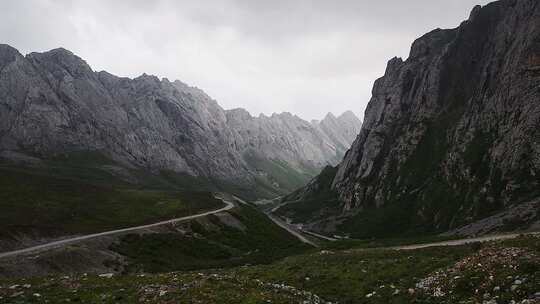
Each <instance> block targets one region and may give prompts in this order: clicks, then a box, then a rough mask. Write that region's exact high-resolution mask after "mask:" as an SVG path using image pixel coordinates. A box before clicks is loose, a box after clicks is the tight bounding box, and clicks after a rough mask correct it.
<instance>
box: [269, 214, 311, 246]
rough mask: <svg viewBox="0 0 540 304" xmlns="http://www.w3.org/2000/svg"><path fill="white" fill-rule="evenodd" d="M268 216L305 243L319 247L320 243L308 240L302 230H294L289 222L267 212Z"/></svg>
mask: <svg viewBox="0 0 540 304" xmlns="http://www.w3.org/2000/svg"><path fill="white" fill-rule="evenodd" d="M266 216H268V218H269V219H271V220H272V221H273V222H274V223H276V225H278V226H279V227H281V228H283V229H285V230H287V231H288V232H289V233H290V234H292V235H293V236H295V237H296V238H297V239H299V240H300V241H302V242H303V243H306V244H309V245H311V246H313V247H319V245H317V244H315V243H313V242H312V241H310V240H308V239H307V238H306V237H305V236H303V235H302V234H301V233H300V232H298V231H296V230H294V229H293V228H291V226H290V225H288V224H287V223H285V222H283V221H282V220H280V219H279V218H277V217H276V216H273V215H272V214H270V213H266Z"/></svg>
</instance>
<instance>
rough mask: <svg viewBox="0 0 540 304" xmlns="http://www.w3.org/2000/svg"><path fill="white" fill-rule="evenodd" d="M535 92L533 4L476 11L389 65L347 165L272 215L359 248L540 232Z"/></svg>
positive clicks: (538, 98) (537, 39)
mask: <svg viewBox="0 0 540 304" xmlns="http://www.w3.org/2000/svg"><path fill="white" fill-rule="evenodd" d="M539 87H540V3H539V2H538V1H536V0H502V1H497V2H494V3H491V4H488V5H486V6H484V7H480V6H476V7H475V8H474V9H473V10H472V12H471V15H470V18H469V19H468V20H466V21H465V22H463V23H462V24H461V25H460V26H459V27H457V28H455V29H444V30H443V29H436V30H434V31H432V32H430V33H428V34H426V35H424V36H423V37H421V38H419V39H418V40H416V41H415V42H414V43H413V45H412V47H411V51H410V55H409V58H408V59H407V60H405V61H403V60H402V59H401V58H393V59H392V60H390V61H389V63H388V66H387V68H386V72H385V74H384V76H383V77H382V78H380V79H378V80H376V82H375V84H374V88H373V96H372V98H371V100H370V102H369V105H368V107H367V109H366V112H365V121H364V124H363V126H362V130H361V132H360V135H359V136H358V138H357V139H356V140H355V142H354V143H353V146H352V148H351V149H350V150H349V151H348V152H347V154H346V156H345V158H344V159H343V161H342V162H341V163H340V164H339V166H338V167H337V168H336V169H328V170H326V173H325V174H323V175H321V176H319V177H317V178H315V179H314V180H313V181H312V182H311V183H310V184H309V185H308V186H307V187H305V188H304V189H301V190H299V191H297V192H295V193H293V194H291V195H290V196H289V197H288V198H287V199H286V200H285V201H290V202H293V203H291V204H289V205H288V206H286V207H283V208H282V209H281V210H279V212H280V213H281V214H282V215H284V216H288V217H291V218H293V219H294V220H295V221H303V222H307V223H310V224H311V227H312V229H315V230H319V231H336V230H338V231H342V232H344V233H348V234H351V235H352V236H355V237H377V236H398V235H414V234H418V233H441V232H445V231H448V230H451V232H450V233H452V231H453V232H455V233H460V234H483V233H488V232H493V231H497V230H514V229H520V228H527V227H529V226H530V225H531V224H532V223H534V222H535V221H537V222H538V221H539V220H540V91H539V89H538V88H539ZM328 172H333V173H332V174H333V175H331V176H328ZM317 198H322V199H318V200H317ZM314 199H315V200H314ZM305 210H309V212H308V216H307V218H306V214H305V213H303V212H305ZM482 219H484V221H480V220H482ZM460 227H461V229H458V230H455V229H457V228H460Z"/></svg>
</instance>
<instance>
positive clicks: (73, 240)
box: [0, 197, 234, 259]
mask: <svg viewBox="0 0 540 304" xmlns="http://www.w3.org/2000/svg"><path fill="white" fill-rule="evenodd" d="M218 198H219V199H221V200H222V201H223V202H224V203H225V204H226V206H225V207H223V208H220V209H217V210H212V211H207V212H203V213H199V214H194V215H189V216H184V217H180V218H176V219H172V220H167V221H161V222H157V223H154V224H148V225H142V226H136V227H129V228H123V229H117V230H111V231H105V232H100V233H94V234H88V235H82V236H78V237H74V238H69V239H64V240H60V241H55V242H50V243H47V244H42V245H38V246H33V247H29V248H24V249H19V250H14V251H9V252H3V253H0V259H1V258H7V257H14V256H18V255H21V254H27V253H35V252H39V251H45V250H49V249H54V248H58V247H63V246H66V245H69V244H73V243H77V242H80V241H84V240H88V239H93V238H98V237H102V236H110V235H115V234H120V233H126V232H131V231H137V230H143V229H148V228H152V227H157V226H163V225H168V224H174V223H178V222H182V221H187V220H192V219H195V218H199V217H203V216H207V215H210V214H216V213H220V212H223V211H227V210H230V209H232V208H233V207H234V204H233V203H231V202H229V201H226V200H225V199H223V198H220V197H218Z"/></svg>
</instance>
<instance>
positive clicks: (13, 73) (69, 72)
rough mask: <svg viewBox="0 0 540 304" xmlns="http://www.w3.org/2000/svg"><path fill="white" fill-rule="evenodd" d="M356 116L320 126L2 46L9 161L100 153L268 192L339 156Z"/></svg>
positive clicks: (58, 55) (1, 103) (300, 180)
mask: <svg viewBox="0 0 540 304" xmlns="http://www.w3.org/2000/svg"><path fill="white" fill-rule="evenodd" d="M351 115H352V116H351ZM353 116H354V114H352V113H345V114H344V115H343V118H342V119H338V120H336V122H333V123H328V124H326V123H325V124H324V128H323V127H322V126H323V122H325V121H326V119H325V120H323V121H322V122H321V125H318V124H315V125H314V124H312V123H309V122H306V121H304V120H302V119H300V118H299V117H297V116H293V115H291V114H288V113H283V114H275V115H272V116H271V117H265V116H262V115H261V116H260V117H251V115H249V113H247V112H246V111H245V110H241V109H237V110H230V111H226V110H224V109H223V108H221V107H220V106H219V105H218V103H217V102H216V101H215V100H213V99H212V98H210V97H209V96H208V95H207V94H205V93H204V92H203V91H202V90H200V89H198V88H194V87H190V86H188V85H186V84H184V83H182V82H180V81H174V82H170V81H169V80H167V79H162V80H160V79H158V78H157V77H155V76H150V75H146V74H143V75H142V76H140V77H137V78H135V79H129V78H124V77H117V76H114V75H112V74H109V73H107V72H103V71H102V72H94V71H93V70H92V69H91V67H90V66H89V65H88V64H87V63H86V62H85V61H84V60H82V59H81V58H79V57H77V56H76V55H74V54H73V53H71V52H70V51H68V50H65V49H61V48H60V49H55V50H51V51H48V52H44V53H31V54H28V55H26V56H23V55H21V54H20V53H19V52H18V51H17V50H16V49H14V48H12V47H10V46H8V45H0V152H1V154H0V155H1V156H2V157H3V158H4V159H8V160H18V161H20V160H28V159H33V158H37V159H48V158H51V157H57V156H59V155H70V154H73V153H79V154H80V153H99V154H101V155H103V156H105V157H106V158H108V159H111V160H113V161H114V162H115V163H116V164H117V167H119V168H128V169H137V170H139V169H140V170H144V171H147V172H151V173H153V174H160V173H162V172H172V173H173V174H178V175H182V176H185V177H187V178H188V179H191V178H193V179H197V180H205V181H206V182H207V183H209V184H213V185H219V186H220V187H231V188H233V189H234V190H235V191H236V192H237V193H242V194H244V195H247V196H251V197H253V198H255V197H260V196H262V197H271V196H275V195H278V194H282V193H286V192H288V191H292V190H294V189H295V188H297V187H300V186H302V185H303V184H305V182H307V181H308V180H309V179H310V178H311V177H312V176H314V175H315V174H317V173H318V171H319V170H320V169H321V168H322V167H324V166H325V165H327V164H337V163H338V162H339V160H340V159H341V158H342V157H343V155H344V153H345V151H346V149H347V148H348V147H349V146H350V144H351V143H352V140H353V137H352V136H349V135H347V136H343V137H336V136H335V135H334V134H335V133H342V132H346V133H347V134H356V133H357V132H358V130H359V128H360V124H361V123H360V121H359V120H358V119H357V118H356V117H353ZM115 170H116V171H119V170H120V169H118V168H117V169H115Z"/></svg>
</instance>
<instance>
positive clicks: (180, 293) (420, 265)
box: [0, 237, 540, 304]
mask: <svg viewBox="0 0 540 304" xmlns="http://www.w3.org/2000/svg"><path fill="white" fill-rule="evenodd" d="M508 250H510V251H515V250H521V252H526V254H522V255H520V256H516V257H513V258H512V257H511V260H510V261H508V260H500V259H499V257H498V254H497V252H502V251H508ZM486 251H488V252H492V255H491V256H489V258H485V259H484V260H481V261H480V262H478V261H477V260H478V258H479V257H482V253H483V252H486ZM539 258H540V238H538V237H526V238H520V239H517V240H510V241H504V242H497V243H490V244H485V245H478V244H476V245H475V244H473V245H466V246H459V247H441V248H428V249H421V250H413V251H387V250H348V251H335V252H332V251H321V252H317V253H311V254H304V255H298V256H292V257H288V258H286V259H284V260H281V261H278V262H275V263H273V264H271V265H259V266H251V267H240V268H234V269H228V270H227V269H226V270H214V271H209V272H203V273H202V274H196V273H167V274H157V275H146V276H144V277H141V276H119V277H116V278H112V279H106V278H96V277H75V278H54V279H51V278H44V279H28V280H16V281H0V296H1V297H3V299H4V302H5V303H38V302H43V300H44V299H47V300H49V302H51V303H56V302H60V301H61V300H64V299H66V298H70V299H73V300H74V299H78V300H79V301H80V302H91V303H92V302H96V301H98V300H101V301H100V302H102V303H137V302H138V301H140V300H141V299H142V297H143V296H144V297H146V298H144V299H148V302H149V303H168V302H167V301H169V302H171V303H176V302H184V301H191V302H194V303H265V301H267V300H271V301H272V303H299V298H298V297H296V298H295V297H294V296H293V295H291V294H288V295H285V294H283V293H281V291H283V290H292V289H291V288H289V287H279V286H280V285H273V286H272V285H267V284H264V283H262V284H261V283H258V282H259V281H261V282H267V283H275V284H282V283H284V284H285V285H286V286H294V287H295V288H296V289H294V290H302V291H308V292H312V293H315V294H317V295H318V296H320V297H322V298H323V299H325V300H327V301H333V302H335V301H339V303H426V304H427V303H433V304H434V303H481V302H482V300H483V298H484V294H486V293H489V294H490V295H489V298H493V297H499V299H503V300H504V301H505V302H504V303H506V302H507V301H509V300H510V299H515V300H516V301H518V303H519V302H520V301H521V300H522V299H526V298H528V297H530V296H532V295H534V293H535V292H537V291H538V290H536V288H537V287H538V286H540V262H539V261H540V260H539ZM501 261H502V262H501ZM480 263H482V265H489V267H480V266H478V264H480ZM501 263H502V264H501ZM509 264H512V267H510V266H511V265H509ZM456 265H464V267H463V270H462V271H458V272H454V273H448V274H447V275H446V276H443V281H441V282H440V285H439V286H443V287H444V286H448V285H449V284H450V286H451V288H452V289H451V290H452V291H453V292H452V293H445V294H444V295H442V296H440V297H436V296H433V294H431V293H430V292H425V291H423V289H421V288H420V287H419V286H418V285H417V284H418V283H419V282H422V281H425V278H429V277H431V276H433V275H436V274H437V273H445V271H447V269H453V268H455V266H456ZM516 278H519V279H520V280H522V281H523V282H522V283H521V284H520V285H519V286H518V287H517V288H516V289H515V290H512V287H511V286H512V285H513V284H514V283H513V282H514V281H515V280H516ZM13 284H19V285H20V286H18V287H15V288H13V289H10V288H8V287H9V286H12V285H13ZM23 284H30V285H31V286H30V287H28V288H25V287H24V286H22V285H23ZM495 286H499V287H500V290H499V291H496V292H494V291H493V289H494V287H495ZM66 287H69V288H66ZM73 289H77V290H78V292H75V293H74V292H73V291H72V290H73ZM409 289H412V290H413V291H412V292H409ZM159 290H167V293H166V295H164V296H162V297H159V295H158V293H159ZM396 290H399V292H397V293H396ZM444 290H446V289H444ZM36 292H37V293H39V294H40V295H41V297H39V298H38V297H35V296H32V294H33V293H36ZM374 292H375V293H374ZM14 294H15V295H16V296H14V297H11V296H12V295H14ZM298 294H304V295H305V293H302V292H299V293H298ZM369 294H371V296H368V295H369ZM304 299H305V298H304ZM6 300H7V302H6ZM0 303H2V299H1V298H0ZM304 303H318V302H316V301H315V300H314V299H313V298H311V300H309V299H308V302H304Z"/></svg>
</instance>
